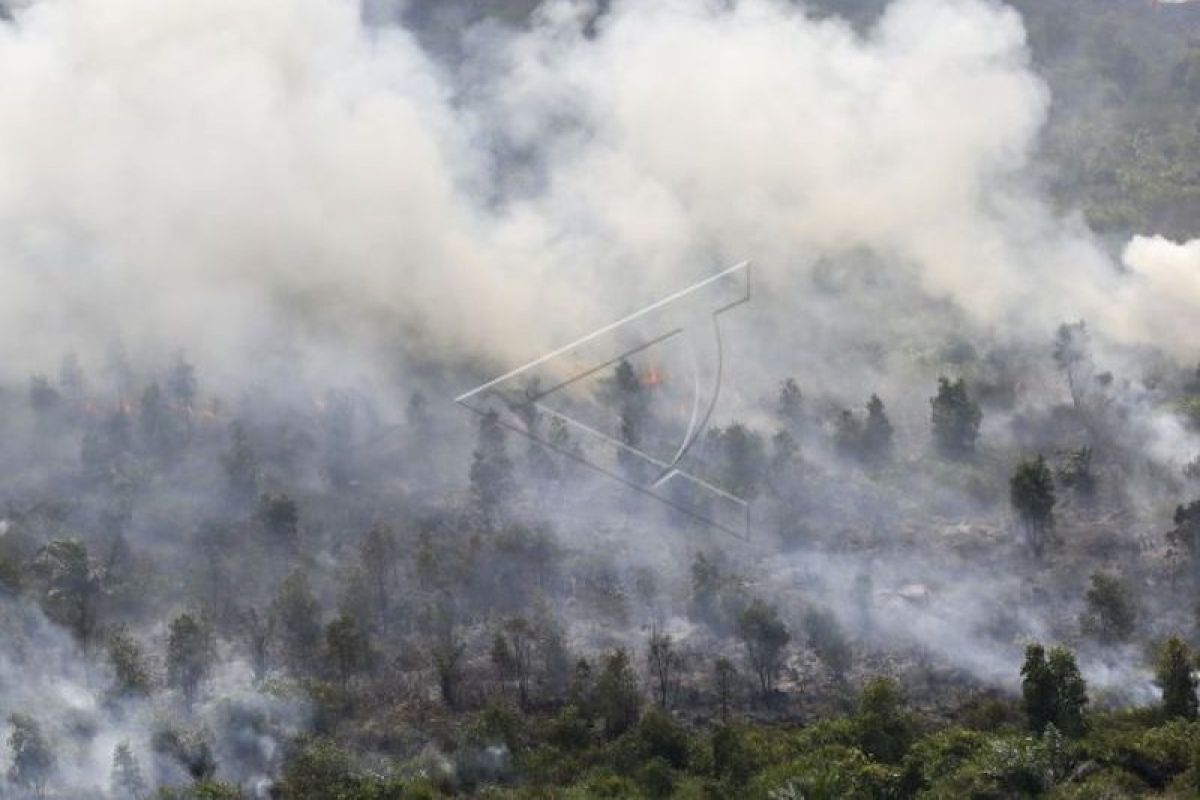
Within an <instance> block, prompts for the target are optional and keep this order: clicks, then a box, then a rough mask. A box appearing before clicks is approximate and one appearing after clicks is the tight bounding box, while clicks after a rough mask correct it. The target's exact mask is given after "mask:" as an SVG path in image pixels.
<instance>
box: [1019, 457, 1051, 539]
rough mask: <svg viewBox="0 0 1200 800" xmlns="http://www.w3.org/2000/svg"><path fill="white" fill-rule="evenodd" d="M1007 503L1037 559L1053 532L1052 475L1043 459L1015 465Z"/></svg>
mask: <svg viewBox="0 0 1200 800" xmlns="http://www.w3.org/2000/svg"><path fill="white" fill-rule="evenodd" d="M1008 490H1009V502H1010V503H1011V504H1012V507H1013V511H1014V512H1016V515H1017V519H1018V520H1020V523H1021V527H1022V528H1023V529H1024V531H1025V540H1026V542H1027V543H1028V544H1029V548H1030V550H1032V551H1033V554H1034V555H1035V556H1037V557H1038V558H1041V557H1042V554H1043V553H1044V552H1045V549H1046V543H1047V541H1048V540H1049V537H1050V532H1051V531H1052V530H1053V529H1054V504H1055V502H1056V497H1055V494H1054V476H1053V475H1051V474H1050V468H1049V467H1048V466H1046V459H1044V458H1043V457H1042V456H1040V455H1039V456H1038V457H1037V458H1035V459H1032V460H1026V461H1022V462H1021V463H1020V464H1018V465H1017V468H1016V470H1015V471H1014V472H1013V476H1012V478H1011V479H1010V480H1009V482H1008Z"/></svg>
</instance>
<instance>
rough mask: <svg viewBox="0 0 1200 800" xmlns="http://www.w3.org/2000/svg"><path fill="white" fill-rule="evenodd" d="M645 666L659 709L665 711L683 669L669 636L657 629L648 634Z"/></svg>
mask: <svg viewBox="0 0 1200 800" xmlns="http://www.w3.org/2000/svg"><path fill="white" fill-rule="evenodd" d="M646 666H647V667H648V668H649V669H650V679H651V681H652V683H653V684H654V693H655V694H656V695H657V699H658V705H659V708H664V709H665V708H667V707H669V706H670V704H671V698H672V697H673V696H674V694H675V692H676V690H677V688H678V683H679V677H680V676H679V673H680V672H681V671H682V669H683V656H682V655H681V654H680V653H679V651H678V650H677V649H676V648H675V641H674V639H672V638H671V634H669V633H662V632H661V631H659V630H658V628H655V629H654V630H652V631H651V632H650V642H649V644H648V646H647V648H646Z"/></svg>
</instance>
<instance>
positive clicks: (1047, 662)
mask: <svg viewBox="0 0 1200 800" xmlns="http://www.w3.org/2000/svg"><path fill="white" fill-rule="evenodd" d="M1021 679H1022V680H1021V691H1022V696H1023V698H1024V703H1025V714H1026V717H1027V718H1028V720H1029V726H1030V728H1031V729H1032V730H1033V731H1034V732H1036V733H1039V734H1040V733H1042V732H1043V731H1044V730H1045V729H1046V727H1047V726H1048V725H1051V724H1053V725H1054V727H1055V728H1056V729H1057V730H1059V731H1061V732H1062V733H1063V734H1065V735H1067V736H1071V737H1079V736H1082V735H1083V734H1084V732H1085V731H1086V730H1087V721H1086V719H1085V717H1084V713H1085V710H1086V707H1087V705H1088V695H1087V682H1086V681H1084V679H1083V676H1082V675H1081V674H1080V672H1079V667H1078V665H1077V664H1076V663H1075V656H1074V655H1073V654H1072V653H1071V651H1070V650H1067V649H1066V648H1062V647H1056V648H1054V649H1053V650H1051V651H1050V653H1049V657H1047V654H1046V650H1045V648H1043V647H1042V646H1041V645H1040V644H1037V643H1033V644H1030V645H1029V646H1028V647H1026V648H1025V663H1024V665H1022V667H1021Z"/></svg>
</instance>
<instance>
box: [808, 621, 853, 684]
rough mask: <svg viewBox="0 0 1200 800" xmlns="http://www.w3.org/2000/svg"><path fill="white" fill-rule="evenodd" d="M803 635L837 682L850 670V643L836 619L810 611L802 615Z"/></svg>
mask: <svg viewBox="0 0 1200 800" xmlns="http://www.w3.org/2000/svg"><path fill="white" fill-rule="evenodd" d="M804 633H805V635H806V636H807V637H808V646H809V647H811V648H812V649H813V652H815V653H816V654H817V658H819V659H821V661H822V662H823V663H824V664H825V666H826V667H827V668H828V669H829V671H830V673H832V674H833V676H834V677H835V678H837V679H838V680H842V679H844V678H845V677H846V672H847V671H848V670H849V669H850V660H851V652H850V643H849V642H848V641H847V639H846V634H845V633H844V632H843V631H842V626H841V625H840V624H839V623H838V621H837V618H836V617H834V616H833V615H832V614H830V613H829V612H828V611H823V610H821V609H816V608H814V609H810V610H809V611H808V613H806V614H805V615H804Z"/></svg>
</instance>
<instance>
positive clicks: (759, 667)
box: [737, 599, 792, 699]
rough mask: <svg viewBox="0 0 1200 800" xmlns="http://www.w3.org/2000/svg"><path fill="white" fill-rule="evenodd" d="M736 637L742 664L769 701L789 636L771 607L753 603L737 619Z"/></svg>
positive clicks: (760, 601)
mask: <svg viewBox="0 0 1200 800" xmlns="http://www.w3.org/2000/svg"><path fill="white" fill-rule="evenodd" d="M737 632H738V637H739V638H740V639H741V640H742V644H743V645H744V646H745V648H746V661H747V662H748V663H749V665H750V669H751V670H752V671H753V672H754V674H755V675H756V676H757V677H758V685H759V688H760V689H761V690H762V696H763V698H765V699H769V698H770V696H771V693H772V692H774V690H775V682H776V680H777V679H778V677H779V671H780V670H781V669H782V668H783V658H784V649H785V648H786V647H787V645H788V642H789V641H791V638H792V637H791V634H789V633H788V630H787V627H786V626H784V624H783V621H782V620H780V619H779V612H778V611H777V610H776V608H775V607H774V606H771V605H767V604H766V603H764V602H763V601H762V600H757V599H756V600H754V601H753V602H752V603H750V605H749V606H747V607H746V609H745V610H744V611H742V613H741V614H740V615H739V616H738V620H737Z"/></svg>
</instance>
